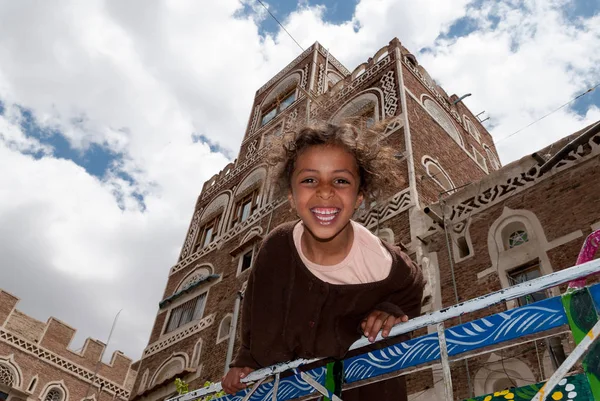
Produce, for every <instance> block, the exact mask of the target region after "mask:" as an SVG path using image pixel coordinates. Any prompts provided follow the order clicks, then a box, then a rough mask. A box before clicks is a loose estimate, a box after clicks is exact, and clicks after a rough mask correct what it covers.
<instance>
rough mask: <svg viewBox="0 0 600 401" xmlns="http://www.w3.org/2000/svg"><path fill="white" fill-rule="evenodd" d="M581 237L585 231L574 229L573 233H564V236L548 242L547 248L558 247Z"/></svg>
mask: <svg viewBox="0 0 600 401" xmlns="http://www.w3.org/2000/svg"><path fill="white" fill-rule="evenodd" d="M581 237H583V231H581V230H576V231H573V232H572V233H569V234H567V235H563V236H562V237H559V238H556V239H554V240H552V241H550V242H549V243H548V245H547V247H546V249H553V248H556V247H558V246H561V245H564V244H567V243H569V242H571V241H574V240H576V239H578V238H581Z"/></svg>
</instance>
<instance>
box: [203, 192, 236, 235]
mask: <svg viewBox="0 0 600 401" xmlns="http://www.w3.org/2000/svg"><path fill="white" fill-rule="evenodd" d="M229 199H230V195H229V193H228V192H223V193H222V194H220V195H219V196H217V197H216V198H215V199H213V201H212V202H210V204H209V205H208V206H206V208H205V209H204V212H203V213H202V217H200V224H202V223H206V222H207V220H208V219H211V218H213V217H215V216H216V214H217V212H219V211H225V209H227V205H228V204H229ZM223 220H224V219H221V221H223ZM220 226H222V223H219V228H220Z"/></svg>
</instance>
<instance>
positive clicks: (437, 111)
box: [421, 94, 465, 148]
mask: <svg viewBox="0 0 600 401" xmlns="http://www.w3.org/2000/svg"><path fill="white" fill-rule="evenodd" d="M421 102H422V104H423V108H424V109H425V110H426V111H427V113H429V115H430V116H431V117H432V118H433V120H434V121H435V122H436V123H437V124H438V125H439V126H440V127H442V129H443V130H444V131H445V132H446V133H447V134H448V135H449V136H450V138H452V140H454V142H456V143H457V144H458V145H459V146H460V147H462V148H464V146H465V142H464V140H463V138H462V136H461V135H460V132H458V129H456V126H454V123H453V122H452V119H451V118H450V117H448V114H447V113H446V112H445V111H444V110H443V109H442V108H441V107H440V105H439V104H438V103H437V102H436V101H435V100H433V98H431V97H430V96H428V95H425V94H424V95H421Z"/></svg>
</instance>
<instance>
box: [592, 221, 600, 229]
mask: <svg viewBox="0 0 600 401" xmlns="http://www.w3.org/2000/svg"><path fill="white" fill-rule="evenodd" d="M591 227H592V231H596V230H600V221H597V222H595V223H594V224H592V225H591Z"/></svg>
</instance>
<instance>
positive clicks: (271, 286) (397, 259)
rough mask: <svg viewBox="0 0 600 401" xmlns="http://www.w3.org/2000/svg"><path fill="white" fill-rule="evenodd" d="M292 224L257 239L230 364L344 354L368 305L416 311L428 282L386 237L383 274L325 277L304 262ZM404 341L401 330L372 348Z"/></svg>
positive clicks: (267, 363)
mask: <svg viewBox="0 0 600 401" xmlns="http://www.w3.org/2000/svg"><path fill="white" fill-rule="evenodd" d="M295 224H296V222H290V223H285V224H282V225H281V226H279V227H277V228H276V229H275V230H273V231H272V232H271V233H270V234H269V235H268V236H267V237H266V238H265V240H264V241H263V243H262V245H261V248H260V251H259V252H258V256H257V258H256V261H255V263H254V266H253V268H252V272H251V274H250V279H249V281H248V287H247V289H246V293H245V295H244V304H243V309H242V331H241V339H242V343H241V346H240V348H239V350H238V353H237V356H236V358H235V360H234V361H233V363H232V364H231V366H232V367H233V366H235V367H251V368H254V369H257V368H262V367H266V366H270V365H273V364H275V363H278V362H285V361H290V360H294V359H297V358H316V357H334V358H339V359H341V358H343V357H344V356H345V355H346V353H347V351H348V348H349V347H350V345H351V344H352V343H353V342H354V341H356V340H357V339H359V338H360V337H361V336H362V332H361V330H360V323H361V321H362V320H363V319H364V318H365V317H366V316H368V314H369V313H371V312H372V311H373V310H381V311H386V312H389V313H392V314H393V315H396V316H399V315H402V314H406V315H407V316H408V317H409V318H414V317H416V316H418V315H419V314H420V311H421V298H422V295H423V286H424V284H425V281H424V279H423V275H422V272H421V269H420V268H419V267H417V266H416V265H415V264H414V263H413V262H412V261H411V260H410V258H409V257H408V256H407V255H406V254H404V253H403V252H402V251H401V250H400V248H398V247H395V246H391V245H388V244H386V243H385V242H384V245H385V246H386V248H387V249H388V250H389V252H390V254H391V255H392V260H393V262H392V269H391V271H390V274H389V276H388V277H387V278H386V279H385V280H382V281H378V282H374V283H366V284H350V285H335V284H329V283H326V282H323V281H321V280H319V279H318V278H317V277H315V276H314V275H313V274H312V273H311V272H310V271H309V270H308V269H307V268H306V266H305V265H304V264H303V263H302V261H301V259H300V256H299V255H298V252H297V250H296V247H295V246H294V241H293V237H292V230H293V227H294V225H295ZM404 340H406V337H405V336H404V337H403V338H394V339H390V340H388V341H385V343H387V344H378V345H375V346H371V348H373V347H377V348H380V347H382V346H385V345H389V344H390V343H397V342H400V341H404ZM366 351H367V349H363V350H361V351H360V353H363V352H366ZM353 354H355V352H353Z"/></svg>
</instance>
